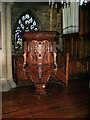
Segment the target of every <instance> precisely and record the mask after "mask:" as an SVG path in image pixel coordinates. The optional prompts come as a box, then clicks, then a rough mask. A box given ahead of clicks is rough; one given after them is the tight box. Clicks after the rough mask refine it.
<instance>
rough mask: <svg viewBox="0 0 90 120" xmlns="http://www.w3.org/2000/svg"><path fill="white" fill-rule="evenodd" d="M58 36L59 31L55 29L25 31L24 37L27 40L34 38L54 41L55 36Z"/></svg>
mask: <svg viewBox="0 0 90 120" xmlns="http://www.w3.org/2000/svg"><path fill="white" fill-rule="evenodd" d="M56 36H57V32H55V31H33V32H25V33H24V34H23V35H22V37H23V38H24V39H25V40H26V41H32V40H38V41H42V40H48V41H53V40H54V39H55V37H56Z"/></svg>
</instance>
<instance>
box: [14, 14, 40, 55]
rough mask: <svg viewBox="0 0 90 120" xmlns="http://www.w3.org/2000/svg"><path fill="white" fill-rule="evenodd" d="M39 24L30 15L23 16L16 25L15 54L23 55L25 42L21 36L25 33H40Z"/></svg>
mask: <svg viewBox="0 0 90 120" xmlns="http://www.w3.org/2000/svg"><path fill="white" fill-rule="evenodd" d="M38 30H39V29H38V27H37V22H36V20H35V19H34V18H33V16H32V15H31V14H30V13H25V14H23V15H21V16H20V17H19V18H18V20H17V23H16V27H15V31H14V39H15V47H14V48H15V52H16V53H21V52H22V50H23V40H22V36H21V34H22V33H23V32H30V31H38Z"/></svg>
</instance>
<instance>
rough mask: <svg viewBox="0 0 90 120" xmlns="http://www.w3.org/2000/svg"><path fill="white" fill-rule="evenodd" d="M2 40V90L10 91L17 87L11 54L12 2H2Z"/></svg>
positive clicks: (0, 82)
mask: <svg viewBox="0 0 90 120" xmlns="http://www.w3.org/2000/svg"><path fill="white" fill-rule="evenodd" d="M1 5H2V6H1V40H2V50H1V51H0V58H1V59H0V67H1V70H0V72H1V73H0V91H3V92H5V91H9V90H10V89H12V88H15V87H16V84H15V82H14V81H13V78H12V54H11V4H10V3H2V4H1Z"/></svg>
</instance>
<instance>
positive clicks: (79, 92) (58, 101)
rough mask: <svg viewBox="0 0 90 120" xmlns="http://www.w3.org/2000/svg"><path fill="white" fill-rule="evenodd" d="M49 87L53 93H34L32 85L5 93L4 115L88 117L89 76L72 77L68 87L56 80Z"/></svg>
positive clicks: (23, 116) (3, 100)
mask: <svg viewBox="0 0 90 120" xmlns="http://www.w3.org/2000/svg"><path fill="white" fill-rule="evenodd" d="M49 89H50V91H51V95H49V96H48V95H47V94H44V95H39V94H37V93H36V94H32V93H31V88H30V86H26V87H19V88H15V89H13V90H11V91H9V92H5V93H3V94H2V117H3V119H4V118H5V119H7V118H8V119H11V118H12V119H14V118H19V119H20V118H85V119H86V118H88V102H89V101H88V80H85V79H82V80H72V81H69V85H68V87H65V86H63V85H61V84H58V85H57V84H55V85H54V84H52V85H49ZM52 91H53V92H52Z"/></svg>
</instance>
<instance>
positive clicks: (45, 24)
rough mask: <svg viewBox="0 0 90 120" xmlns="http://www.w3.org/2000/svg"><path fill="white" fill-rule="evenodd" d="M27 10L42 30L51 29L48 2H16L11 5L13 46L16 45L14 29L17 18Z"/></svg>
mask: <svg viewBox="0 0 90 120" xmlns="http://www.w3.org/2000/svg"><path fill="white" fill-rule="evenodd" d="M26 12H29V13H30V14H31V15H32V17H33V18H34V19H35V21H36V22H37V26H38V29H39V30H40V31H49V30H50V6H49V5H48V3H46V2H45V3H41V2H39V3H38V2H33V3H32V2H22V3H19V2H15V3H13V5H12V7H11V29H12V45H13V46H12V48H13V47H14V30H15V27H16V23H17V19H18V18H19V17H20V16H21V15H23V14H24V13H26ZM12 50H13V49H12Z"/></svg>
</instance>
